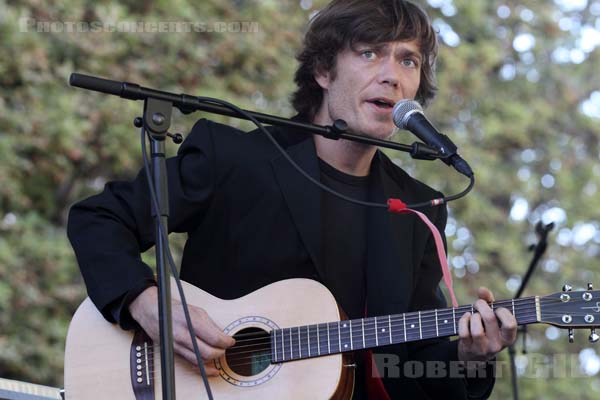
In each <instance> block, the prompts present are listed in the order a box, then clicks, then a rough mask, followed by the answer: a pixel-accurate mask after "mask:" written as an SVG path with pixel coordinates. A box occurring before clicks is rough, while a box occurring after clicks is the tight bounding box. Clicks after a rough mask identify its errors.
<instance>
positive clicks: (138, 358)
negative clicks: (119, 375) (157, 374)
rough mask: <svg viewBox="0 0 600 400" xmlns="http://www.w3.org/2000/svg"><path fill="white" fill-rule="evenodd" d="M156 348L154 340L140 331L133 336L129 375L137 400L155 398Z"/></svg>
mask: <svg viewBox="0 0 600 400" xmlns="http://www.w3.org/2000/svg"><path fill="white" fill-rule="evenodd" d="M153 369H154V348H153V342H152V339H150V337H149V336H148V335H147V334H146V332H144V331H143V330H139V331H137V332H136V333H135V335H133V340H132V342H131V348H130V352H129V374H130V376H131V387H132V389H133V393H134V394H135V398H136V399H138V400H147V399H153V398H154V377H153Z"/></svg>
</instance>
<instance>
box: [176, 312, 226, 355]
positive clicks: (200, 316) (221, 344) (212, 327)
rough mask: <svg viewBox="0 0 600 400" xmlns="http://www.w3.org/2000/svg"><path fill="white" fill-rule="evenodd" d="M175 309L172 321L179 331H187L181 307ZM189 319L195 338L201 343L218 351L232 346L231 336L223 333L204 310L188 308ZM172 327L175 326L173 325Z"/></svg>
mask: <svg viewBox="0 0 600 400" xmlns="http://www.w3.org/2000/svg"><path fill="white" fill-rule="evenodd" d="M177 308H178V312H177V317H176V318H175V317H174V320H175V319H176V320H177V322H178V323H179V325H180V327H181V329H185V330H187V323H186V320H185V315H184V314H183V308H182V306H181V305H178V306H177ZM190 318H191V320H192V326H193V328H194V332H195V334H196V336H198V337H199V338H200V339H201V340H202V341H204V342H206V343H207V344H209V345H211V346H213V347H216V348H219V349H227V348H229V347H231V346H233V345H234V343H235V340H234V339H233V338H232V337H231V336H228V335H226V334H225V333H223V331H222V330H221V328H219V327H218V326H217V324H215V323H214V321H213V320H212V319H211V318H210V316H209V315H208V314H207V313H206V311H205V310H204V309H202V308H199V307H194V306H190ZM174 322H175V321H174ZM173 325H175V323H174V324H173ZM190 345H191V342H190Z"/></svg>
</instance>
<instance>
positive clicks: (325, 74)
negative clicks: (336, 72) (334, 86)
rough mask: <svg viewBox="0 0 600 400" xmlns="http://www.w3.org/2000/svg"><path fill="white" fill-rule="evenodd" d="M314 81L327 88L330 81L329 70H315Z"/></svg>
mask: <svg viewBox="0 0 600 400" xmlns="http://www.w3.org/2000/svg"><path fill="white" fill-rule="evenodd" d="M315 81H317V83H318V84H319V86H321V88H323V89H329V84H330V83H331V74H330V73H329V71H323V70H318V71H316V72H315Z"/></svg>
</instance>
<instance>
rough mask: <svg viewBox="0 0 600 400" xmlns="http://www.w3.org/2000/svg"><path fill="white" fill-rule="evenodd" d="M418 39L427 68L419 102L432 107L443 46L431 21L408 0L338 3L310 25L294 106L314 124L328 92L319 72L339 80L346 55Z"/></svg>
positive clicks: (423, 69)
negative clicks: (340, 60)
mask: <svg viewBox="0 0 600 400" xmlns="http://www.w3.org/2000/svg"><path fill="white" fill-rule="evenodd" d="M414 39H416V40H417V42H418V43H419V47H420V51H421V55H422V57H423V62H422V65H421V84H420V85H419V89H418V91H417V94H416V100H417V101H419V102H420V103H421V104H423V105H426V104H427V103H428V102H429V101H430V100H431V99H432V98H433V97H434V95H435V91H436V90H437V88H436V86H435V60H436V57H437V49H438V42H437V37H436V34H435V31H434V30H433V27H432V26H431V22H430V20H429V17H428V16H427V14H425V12H424V11H423V10H422V9H421V8H420V7H419V6H417V5H416V4H414V3H411V2H409V1H405V0H333V1H332V2H331V3H329V4H328V5H327V6H326V7H325V8H324V9H322V10H321V11H319V13H318V14H317V16H316V17H314V19H313V20H312V21H311V22H310V25H309V27H308V31H307V32H306V35H305V37H304V43H303V48H302V50H301V51H300V53H298V55H297V57H296V58H297V59H298V61H299V62H300V65H299V66H298V69H297V70H296V74H295V77H294V81H295V82H296V85H297V86H298V88H297V89H296V91H295V92H294V93H293V94H292V105H293V106H294V108H295V109H296V111H298V113H299V114H300V116H301V117H303V118H306V119H307V120H312V119H313V118H314V116H315V114H316V112H317V111H318V109H319V107H320V106H321V102H322V101H323V89H322V88H321V86H319V84H318V83H317V81H316V80H315V78H314V74H315V73H316V72H317V71H321V72H327V71H328V72H330V73H331V74H332V77H333V78H335V62H336V58H337V55H338V53H339V52H340V51H343V50H345V49H347V48H353V47H354V45H355V44H357V43H367V44H380V43H385V42H392V41H405V40H414Z"/></svg>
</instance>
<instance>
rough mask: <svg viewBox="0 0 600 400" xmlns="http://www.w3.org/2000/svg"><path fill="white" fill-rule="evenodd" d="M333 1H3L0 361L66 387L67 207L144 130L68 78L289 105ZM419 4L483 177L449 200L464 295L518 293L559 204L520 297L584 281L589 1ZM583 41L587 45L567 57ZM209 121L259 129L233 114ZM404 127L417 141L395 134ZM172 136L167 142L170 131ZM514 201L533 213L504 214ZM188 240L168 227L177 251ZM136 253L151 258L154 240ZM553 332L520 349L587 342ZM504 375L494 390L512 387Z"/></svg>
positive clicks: (11, 370)
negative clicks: (309, 31) (171, 26)
mask: <svg viewBox="0 0 600 400" xmlns="http://www.w3.org/2000/svg"><path fill="white" fill-rule="evenodd" d="M309 3H311V2H310V1H303V2H302V4H303V5H304V6H306V5H307V4H309ZM325 3H326V1H325V0H318V1H316V0H315V1H313V2H312V5H311V4H309V6H308V8H309V9H303V8H301V7H300V2H299V1H291V0H287V1H272V0H269V1H258V0H221V1H217V0H206V1H202V2H190V1H185V0H177V1H162V0H156V1H146V2H141V1H135V0H128V1H122V2H116V1H114V0H105V1H100V2H92V1H74V0H67V1H63V2H60V3H59V2H48V3H41V2H39V1H34V0H26V1H19V2H15V1H6V0H0V38H1V40H2V45H1V46H0V88H1V90H2V96H1V97H0V160H2V162H1V163H0V182H1V184H0V376H3V377H7V378H14V379H20V380H25V381H32V382H37V383H43V384H49V385H55V386H61V385H62V359H63V349H64V337H65V335H66V328H67V324H68V321H69V319H70V316H71V315H72V313H73V312H74V310H75V308H76V306H77V305H78V303H79V302H80V301H81V299H82V298H83V297H84V296H85V293H84V288H83V285H82V282H81V279H80V276H79V272H78V269H77V266H76V263H75V259H74V256H73V255H72V252H71V249H70V246H69V244H68V242H67V240H66V236H65V232H64V229H65V228H64V226H65V219H66V213H67V211H68V207H69V205H70V204H72V203H73V202H74V201H76V200H78V199H81V198H83V197H85V196H87V195H90V194H92V193H96V192H98V191H99V190H100V189H101V188H102V185H103V183H104V182H106V181H107V180H112V179H128V178H130V177H132V176H133V175H134V174H135V173H136V172H137V170H138V169H139V167H140V165H141V157H140V155H139V137H138V136H139V135H138V132H137V130H136V129H134V128H133V126H132V120H133V118H134V117H135V116H137V115H139V114H140V111H141V110H140V108H141V103H134V102H130V101H124V100H122V99H119V98H115V97H113V96H104V95H100V94H95V93H89V92H86V91H83V90H77V89H73V88H71V87H69V86H68V84H67V80H68V76H69V74H70V73H71V72H73V71H77V72H81V73H89V74H92V75H99V76H104V77H108V78H112V79H116V80H126V81H130V82H135V83H138V84H141V85H143V86H148V87H155V88H161V89H164V90H169V91H175V92H185V93H192V94H194V93H195V94H201V95H205V96H214V97H219V98H223V99H226V100H229V101H232V102H234V103H236V104H238V105H240V106H241V107H243V108H247V109H253V110H258V111H263V112H268V113H273V114H279V115H291V114H292V110H291V108H290V105H289V95H290V93H291V91H292V90H293V88H294V85H293V72H294V69H295V66H296V63H295V60H294V58H293V57H294V55H295V52H296V51H297V49H298V48H299V46H300V41H301V34H302V32H303V31H304V29H305V25H306V23H307V21H308V18H309V15H310V14H311V13H312V12H313V11H315V10H317V9H318V8H319V7H322V6H323V5H324V4H325ZM421 3H422V4H423V5H424V6H425V7H426V8H427V9H428V12H429V13H430V15H431V16H432V18H433V19H434V20H435V21H436V22H435V23H436V26H437V27H438V29H439V30H440V36H441V38H442V46H441V49H440V58H439V64H438V81H439V82H438V83H439V88H440V90H439V94H438V98H437V99H436V101H434V103H433V104H432V106H431V107H430V108H429V110H427V113H428V115H429V117H430V118H431V119H432V120H433V121H435V122H436V125H437V126H438V127H439V128H440V130H441V131H443V132H445V133H447V134H448V135H449V136H451V137H452V138H453V139H454V140H455V142H456V143H457V145H458V146H459V148H460V150H461V154H463V155H464V156H465V158H466V159H467V160H469V162H470V163H471V165H472V167H473V169H474V170H475V172H476V177H477V184H476V186H475V189H474V191H473V192H472V193H471V194H470V195H469V196H467V197H466V198H465V199H463V200H460V201H458V202H455V203H453V204H451V205H450V212H451V214H450V219H449V230H448V243H449V250H450V251H449V253H450V254H449V256H450V260H451V264H452V266H453V272H454V275H455V277H456V279H455V282H456V289H457V293H458V294H459V300H460V301H461V302H463V303H466V302H471V301H472V300H473V298H474V296H475V289H476V288H477V287H478V286H480V285H485V286H488V287H490V288H491V289H492V290H493V291H494V293H495V294H496V297H497V298H509V297H512V295H513V294H514V287H513V286H511V284H510V283H509V280H510V279H511V277H513V276H514V275H521V274H523V273H524V271H525V269H526V266H527V264H528V262H529V259H530V256H531V255H530V254H529V253H527V250H526V247H527V246H528V245H529V244H531V243H533V242H534V241H535V239H536V238H535V235H534V233H533V232H534V225H535V224H536V223H537V222H538V221H539V220H540V219H541V218H542V217H543V216H545V217H546V218H549V215H550V214H548V213H547V212H548V210H550V209H552V208H554V211H558V212H559V214H560V211H561V210H562V212H564V215H565V218H564V219H559V220H557V228H556V229H555V231H554V232H553V233H552V234H551V236H550V245H549V249H548V253H547V255H546V257H545V259H544V262H543V265H542V268H540V269H538V270H537V272H536V275H535V276H534V278H533V279H532V281H531V283H530V289H529V293H528V294H534V293H535V294H547V293H551V292H554V291H557V290H558V289H559V288H560V286H562V283H563V282H564V281H569V282H571V283H574V284H575V286H582V285H584V284H585V283H586V282H587V281H593V280H594V279H596V278H597V276H598V271H599V270H600V267H599V266H598V261H597V260H598V256H600V239H599V238H600V233H598V229H600V222H599V221H600V211H599V209H600V208H599V207H597V205H598V200H597V199H598V190H600V166H599V165H600V164H599V163H598V161H599V156H600V144H599V138H600V128H599V119H598V117H595V118H594V117H591V116H588V115H585V114H584V113H582V112H581V110H582V104H583V103H584V102H585V101H586V100H587V99H588V98H589V97H590V95H591V94H592V93H593V92H594V91H599V90H600V79H599V77H598V73H597V71H598V70H600V68H599V57H600V51H598V47H596V48H594V49H592V50H590V51H585V52H583V53H581V52H580V53H578V52H577V49H578V48H579V47H578V46H581V38H580V30H578V29H576V28H572V29H571V30H568V29H566V30H565V29H561V28H560V27H559V25H560V21H561V20H560V19H561V18H563V27H564V26H565V25H564V23H565V21H567V22H568V21H569V20H571V22H572V23H573V24H579V26H586V25H590V26H594V25H595V26H596V27H598V23H599V22H598V21H599V18H600V17H599V16H598V15H597V14H598V8H599V7H600V6H599V5H598V4H599V3H598V1H597V0H595V1H592V0H590V1H589V2H588V3H589V4H587V6H586V7H584V8H583V9H581V10H576V11H568V10H563V9H561V8H560V6H559V5H557V4H555V3H553V2H539V1H534V0H523V1H519V2H515V1H512V0H504V1H502V0H454V1H452V0H446V1H436V2H433V1H430V2H429V3H430V4H438V5H439V7H437V6H435V7H434V6H431V5H430V4H429V3H427V2H426V1H425V0H422V1H421ZM452 7H453V10H452ZM499 7H508V10H510V13H509V15H505V17H500V16H499V15H500V14H501V12H499V10H500V11H505V10H507V9H506V8H502V9H499ZM594 13H595V14H594ZM22 18H31V19H34V20H36V21H58V22H60V21H82V22H88V23H91V22H93V21H102V22H104V23H111V22H112V23H114V22H117V21H143V22H147V23H158V22H160V21H177V22H189V23H203V24H204V25H203V26H204V27H205V28H206V27H214V26H215V25H214V24H213V23H215V22H225V23H226V24H227V23H230V22H234V21H246V22H252V23H256V24H257V27H258V31H257V32H252V33H248V32H246V33H243V32H237V33H236V32H231V31H230V32H206V31H204V32H194V31H192V32H154V33H153V32H138V33H131V32H76V33H68V32H38V31H35V27H34V28H31V27H30V28H29V29H27V31H24V29H23V27H24V25H23V24H24V21H25V20H23V19H22ZM565 19H566V20H565ZM573 21H574V22H573ZM448 27H450V29H451V31H452V32H454V33H455V34H456V37H458V38H459V41H460V42H459V43H458V45H456V43H453V38H452V36H451V35H450V36H449V35H448V30H447V28H448ZM527 33H529V34H531V35H532V36H533V37H534V38H535V44H534V45H533V46H532V47H531V48H530V49H526V50H523V49H522V48H521V49H520V50H519V49H518V48H517V47H518V46H515V39H519V38H521V39H522V38H523V36H519V35H522V34H527ZM557 49H558V50H557ZM560 49H565V51H566V52H567V53H568V54H574V55H575V56H576V57H575V59H574V60H575V61H573V60H569V59H568V58H569V57H567V60H566V61H565V62H558V61H557V60H558V58H559V57H557V54H558V53H557V51H559V50H560ZM588 50H589V49H588ZM565 51H563V54H564V53H565ZM559 52H560V51H559ZM578 54H579V55H582V57H583V59H580V60H576V59H577V56H578ZM580 61H583V62H580ZM597 107H600V106H597ZM202 116H207V117H210V116H208V115H202ZM198 117H200V115H194V116H189V117H185V116H183V115H181V114H179V113H175V114H174V121H173V129H172V130H173V131H174V132H177V131H180V132H183V133H185V132H187V131H188V130H189V128H190V127H191V126H192V124H193V122H194V121H195V119H196V118H198ZM211 118H214V119H216V120H219V121H225V122H227V123H230V124H232V125H234V126H240V127H243V128H246V129H250V128H251V125H250V124H248V123H246V122H240V121H239V120H234V119H230V118H225V117H211ZM397 140H399V141H401V142H405V143H410V142H412V141H413V140H414V139H413V138H412V137H411V136H409V135H408V134H405V133H402V134H399V135H398V136H397ZM168 148H169V152H170V153H173V152H174V151H175V150H176V149H175V146H173V145H172V144H169V145H168ZM391 156H392V157H393V158H394V159H395V160H396V161H397V162H398V163H399V164H401V165H402V166H403V167H404V168H406V169H407V170H408V171H410V172H411V173H413V174H414V175H416V176H417V177H418V178H419V179H422V180H423V181H425V182H427V183H429V184H431V185H433V186H435V187H438V188H440V189H441V190H443V191H444V192H445V193H447V194H450V193H456V192H458V191H459V190H460V189H461V188H462V187H464V186H465V185H466V182H465V181H464V179H462V178H460V177H458V176H457V175H456V174H454V173H453V172H451V170H449V169H446V168H445V167H444V166H443V165H442V164H440V163H425V162H419V163H418V164H417V163H416V162H414V161H413V160H411V159H410V158H408V157H407V156H406V155H405V154H391ZM542 178H543V182H544V183H542ZM550 183H552V184H550ZM519 201H521V202H522V201H525V202H526V204H527V205H528V210H527V212H526V213H524V215H523V217H518V216H516V217H515V215H513V218H511V217H510V215H511V211H515V205H516V204H518V203H519ZM544 213H546V214H544ZM586 224H588V225H589V226H592V227H594V228H595V236H593V237H592V238H588V239H587V240H581V239H577V237H578V236H577V234H580V233H581V229H582V227H585V226H586ZM184 239H185V238H183V237H182V236H179V237H177V238H175V240H174V245H173V247H174V248H175V252H176V253H178V254H179V252H180V251H181V244H182V242H183V240H184ZM576 239H577V240H576ZM144 260H147V261H149V262H151V260H152V257H151V255H150V254H146V255H144ZM510 282H512V281H510ZM596 284H597V285H600V281H598V280H597V281H596ZM547 332H548V331H547V327H545V326H537V327H532V328H530V329H529V335H528V337H529V342H530V344H529V351H530V352H534V353H535V354H542V355H548V356H551V355H557V354H572V355H574V356H575V361H574V363H577V362H578V360H577V355H578V354H579V352H580V351H581V350H583V349H585V348H586V347H588V344H587V342H586V341H585V337H584V335H583V334H580V335H578V336H577V339H578V340H577V342H576V343H575V344H572V345H567V343H566V338H565V335H564V333H562V334H561V335H560V338H559V339H558V340H551V339H548V338H547V337H546V333H547ZM500 359H501V360H506V354H504V353H503V354H502V355H501V357H500ZM577 367H578V366H577ZM505 372H506V373H505V374H504V375H503V376H502V377H501V378H499V379H498V382H497V385H496V389H495V394H494V396H495V398H505V397H507V396H509V395H510V381H509V377H508V373H507V372H508V370H505ZM527 376H529V375H527ZM594 379H597V377H586V376H585V374H584V376H583V377H578V378H572V379H567V378H561V379H557V380H556V381H555V382H552V383H550V382H548V380H547V379H542V378H530V377H524V378H523V379H521V381H520V386H521V393H522V397H523V398H532V397H538V396H539V393H544V394H545V395H546V396H549V397H555V398H562V397H566V395H567V394H569V395H570V396H572V395H575V396H578V397H580V398H593V397H597V395H598V390H600V387H599V386H598V384H597V383H596V384H594V382H595V381H594ZM549 386H551V390H552V393H551V394H547V393H549V392H548V388H549ZM590 393H595V395H590Z"/></svg>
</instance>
